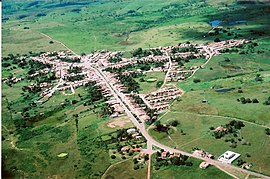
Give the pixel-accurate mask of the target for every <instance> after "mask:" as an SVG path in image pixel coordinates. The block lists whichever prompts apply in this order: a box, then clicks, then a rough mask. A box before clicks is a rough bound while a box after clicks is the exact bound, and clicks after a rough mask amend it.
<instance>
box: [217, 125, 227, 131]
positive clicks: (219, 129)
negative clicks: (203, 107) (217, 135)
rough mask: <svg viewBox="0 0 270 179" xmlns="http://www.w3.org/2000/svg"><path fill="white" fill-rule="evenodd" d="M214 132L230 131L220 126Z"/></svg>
mask: <svg viewBox="0 0 270 179" xmlns="http://www.w3.org/2000/svg"><path fill="white" fill-rule="evenodd" d="M214 131H215V132H228V129H227V128H225V127H222V126H219V127H217V128H216V129H215V130H214Z"/></svg>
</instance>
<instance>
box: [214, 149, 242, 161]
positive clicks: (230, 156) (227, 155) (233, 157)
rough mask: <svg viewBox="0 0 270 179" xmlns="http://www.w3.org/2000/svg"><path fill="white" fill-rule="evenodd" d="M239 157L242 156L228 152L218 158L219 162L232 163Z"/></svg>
mask: <svg viewBox="0 0 270 179" xmlns="http://www.w3.org/2000/svg"><path fill="white" fill-rule="evenodd" d="M238 157H240V154H238V153H235V152H232V151H226V152H225V153H224V154H222V155H221V156H220V157H218V161H221V162H224V163H232V162H233V161H234V160H236V159H237V158H238Z"/></svg>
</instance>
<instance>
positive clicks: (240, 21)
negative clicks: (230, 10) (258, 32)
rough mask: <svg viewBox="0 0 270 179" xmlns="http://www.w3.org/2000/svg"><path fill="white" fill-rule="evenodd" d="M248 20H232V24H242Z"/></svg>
mask: <svg viewBox="0 0 270 179" xmlns="http://www.w3.org/2000/svg"><path fill="white" fill-rule="evenodd" d="M246 22H247V21H246V20H239V21H234V22H230V23H229V24H230V25H235V24H241V23H246Z"/></svg>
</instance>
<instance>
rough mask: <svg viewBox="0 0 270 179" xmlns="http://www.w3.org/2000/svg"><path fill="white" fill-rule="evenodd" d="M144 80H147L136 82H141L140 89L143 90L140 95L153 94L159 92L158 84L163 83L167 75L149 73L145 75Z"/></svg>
mask: <svg viewBox="0 0 270 179" xmlns="http://www.w3.org/2000/svg"><path fill="white" fill-rule="evenodd" d="M143 78H144V79H145V81H144V82H140V80H139V79H137V80H136V81H137V82H139V84H140V88H141V91H140V93H143V94H147V93H151V92H153V91H156V90H158V87H157V83H158V82H159V81H162V82H163V81H164V78H165V73H164V72H147V73H146V74H145V77H143ZM149 79H150V80H149ZM147 80H148V81H147ZM151 80H152V81H151Z"/></svg>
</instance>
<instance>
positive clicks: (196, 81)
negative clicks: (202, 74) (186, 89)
mask: <svg viewBox="0 0 270 179" xmlns="http://www.w3.org/2000/svg"><path fill="white" fill-rule="evenodd" d="M193 82H194V83H199V82H201V80H200V79H198V78H194V79H193Z"/></svg>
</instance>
